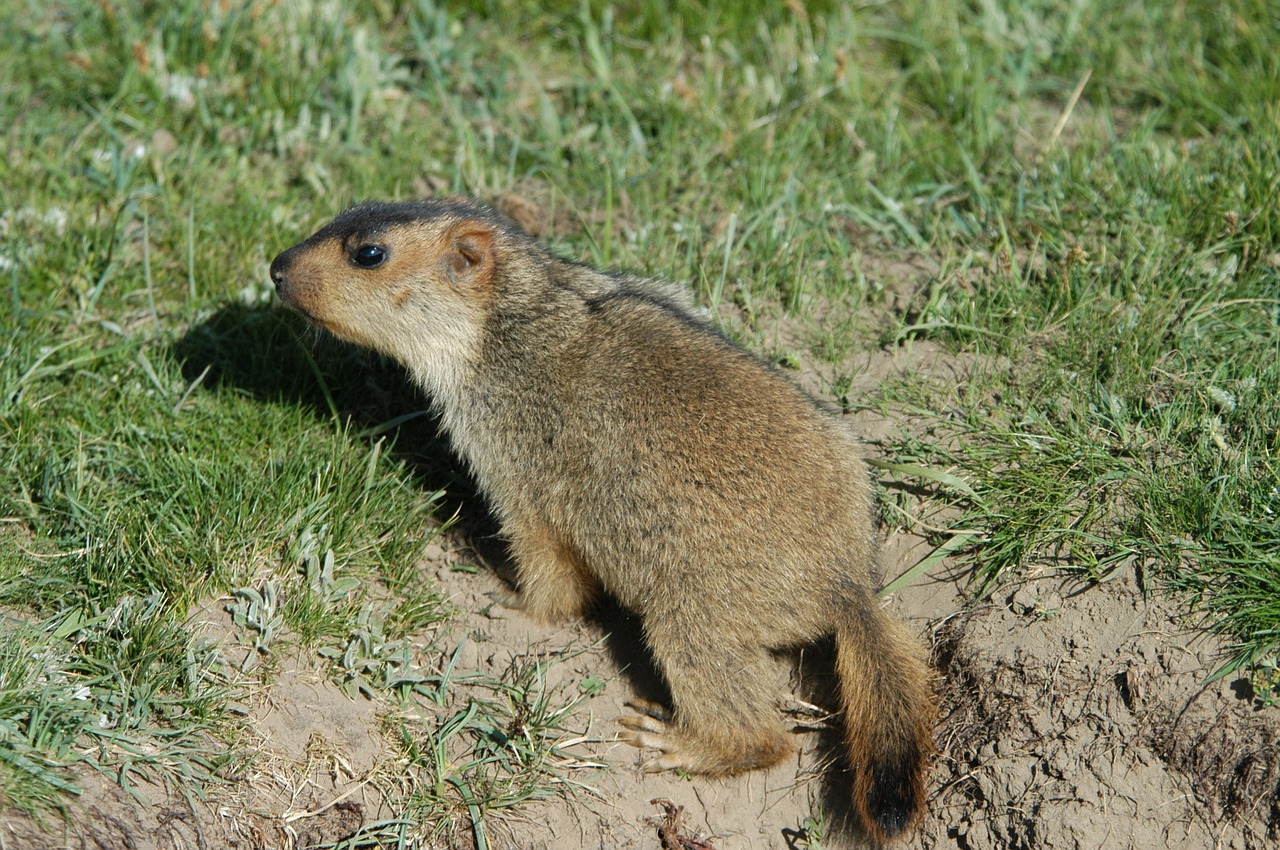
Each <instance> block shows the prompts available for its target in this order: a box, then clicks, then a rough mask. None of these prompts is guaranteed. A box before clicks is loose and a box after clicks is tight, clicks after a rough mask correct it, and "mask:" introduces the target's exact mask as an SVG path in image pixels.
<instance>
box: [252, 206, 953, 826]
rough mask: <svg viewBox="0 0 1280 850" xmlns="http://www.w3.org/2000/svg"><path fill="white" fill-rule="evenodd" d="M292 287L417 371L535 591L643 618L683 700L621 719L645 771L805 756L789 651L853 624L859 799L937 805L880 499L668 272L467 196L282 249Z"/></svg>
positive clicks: (367, 217)
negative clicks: (651, 752) (795, 736)
mask: <svg viewBox="0 0 1280 850" xmlns="http://www.w3.org/2000/svg"><path fill="white" fill-rule="evenodd" d="M271 278H272V280H273V281H274V282H275V286H276V291H277V292H278V293H279V296H280V299H281V300H282V301H283V302H284V303H285V304H287V305H288V306H290V307H292V308H294V309H295V310H297V311H299V312H301V313H302V314H303V315H305V316H306V317H307V318H308V319H310V320H311V321H312V322H314V323H315V324H317V325H319V326H320V327H322V328H325V329H326V330H328V331H330V332H332V333H333V334H335V335H337V336H338V337H341V338H342V339H345V340H349V341H352V342H356V343H359V344H361V345H365V346H368V347H370V348H373V349H376V350H378V351H380V352H383V353H384V354H387V355H389V356H390V357H392V358H394V359H396V360H398V361H400V362H401V363H403V364H404V365H405V366H406V367H407V368H408V371H409V372H410V374H411V375H412V376H413V378H414V379H415V380H416V381H417V382H418V383H419V384H421V385H422V387H423V388H424V389H425V390H426V391H427V393H429V395H430V397H431V399H432V400H433V404H434V405H435V407H436V408H437V410H438V413H439V415H440V417H441V421H442V424H443V426H444V428H445V430H446V431H447V433H448V434H449V436H450V438H451V440H452V442H453V445H454V447H455V449H456V451H457V452H458V453H459V454H460V455H461V456H462V457H463V458H464V459H465V461H466V462H467V464H468V465H469V466H470V468H471V470H472V472H473V473H474V475H475V478H476V481H477V482H478V484H479V486H480V488H481V490H482V492H483V493H484V495H485V497H486V498H487V500H488V501H489V503H490V506H491V508H492V510H493V511H494V513H495V515H496V518H497V519H498V520H499V522H500V523H501V527H502V532H503V534H504V536H505V537H506V538H507V540H508V542H509V544H510V548H511V553H512V555H513V558H514V562H515V569H516V576H517V591H518V598H517V607H520V608H522V609H523V610H524V611H525V612H527V613H528V614H529V615H531V616H533V617H535V618H537V619H539V620H544V621H557V620H561V619H564V618H570V617H576V616H578V615H579V614H581V613H582V612H583V609H584V608H585V607H586V606H587V604H588V603H589V602H590V601H591V600H592V598H593V597H594V596H595V595H596V594H597V593H599V592H600V591H604V592H606V593H609V594H612V595H613V596H614V597H615V598H616V599H617V600H618V601H619V602H620V603H621V604H622V605H624V606H626V607H627V608H629V609H631V610H633V611H634V612H635V613H637V614H638V615H639V617H640V618H641V620H642V623H643V630H644V635H645V639H646V641H647V643H648V646H649V649H650V650H651V651H652V654H653V657H654V660H655V661H656V662H657V664H658V666H659V669H660V670H661V672H662V674H663V676H664V677H665V679H666V682H667V685H668V686H669V688H670V692H671V697H672V702H673V705H672V706H671V710H670V712H669V713H668V712H665V711H661V710H648V709H645V710H644V713H643V714H641V715H640V716H636V717H629V718H623V719H622V720H621V722H622V724H623V725H624V726H625V727H627V729H628V730H629V731H627V732H624V733H623V736H624V738H625V739H626V740H627V741H629V742H630V743H632V744H634V745H635V746H637V747H651V748H656V749H657V750H659V751H660V752H661V753H662V755H661V756H659V757H657V758H655V759H654V760H653V761H651V762H650V763H649V764H648V767H649V768H650V769H656V770H661V769H683V770H686V771H689V772H690V773H700V774H709V775H727V774H734V773H739V772H742V771H747V770H752V769H755V768H760V767H765V766H768V765H771V764H774V763H775V762H777V761H779V760H780V759H782V758H783V757H785V756H786V755H787V754H788V753H789V752H790V751H791V749H792V746H791V743H790V742H789V740H788V735H787V734H786V729H785V725H784V724H783V722H782V717H781V716H780V714H779V712H778V711H777V709H776V706H775V702H774V694H773V693H772V687H773V685H772V684H771V681H772V680H771V677H770V675H769V667H770V663H771V662H770V651H771V650H777V649H782V648H787V647H795V646H800V645H804V644H807V643H809V642H811V641H814V640H816V639H818V638H820V637H823V636H824V635H827V634H831V633H834V634H835V639H836V655H837V660H836V671H837V674H838V676H839V679H840V686H839V694H840V702H841V706H842V709H843V714H844V725H845V729H846V739H847V743H848V748H849V761H850V764H851V767H852V769H853V772H854V781H853V783H854V787H853V795H854V800H853V803H854V809H855V810H856V812H857V813H858V815H859V816H860V819H861V821H862V823H863V825H864V827H865V829H866V830H867V832H868V833H869V834H870V835H871V836H872V837H874V838H876V839H878V840H886V839H891V838H893V837H895V836H899V835H901V834H903V833H904V832H905V831H906V830H907V829H908V828H909V827H910V826H911V825H912V824H913V823H914V821H915V819H916V818H917V817H918V815H919V814H920V811H921V809H922V807H923V798H924V775H925V770H926V766H927V762H928V759H929V756H930V754H931V752H932V727H933V719H934V700H933V693H932V683H931V675H930V671H929V669H928V667H927V665H926V663H925V661H924V660H923V655H922V652H921V649H920V647H919V646H917V643H916V642H915V641H913V640H911V639H909V638H908V636H907V635H906V634H905V633H904V630H903V629H902V628H901V627H900V626H899V625H898V624H897V623H895V622H894V621H893V620H891V619H890V618H889V617H887V616H886V615H885V613H884V612H883V611H882V610H881V608H880V606H879V604H878V603H877V600H876V597H875V594H874V592H873V588H872V584H873V581H874V580H875V574H876V570H875V558H876V550H877V543H876V537H875V530H874V524H873V518H872V510H873V505H872V491H871V483H870V479H869V475H868V472H867V470H866V467H865V465H864V463H863V461H862V459H861V456H860V453H859V449H858V446H857V444H856V442H855V441H854V439H853V438H852V436H851V435H850V434H848V433H846V430H845V428H844V427H843V425H842V424H841V423H840V422H839V421H838V420H837V419H836V418H835V417H834V416H832V415H830V414H828V413H826V412H824V411H823V410H822V409H821V408H819V407H818V405H817V404H816V403H815V402H814V401H813V400H811V399H810V398H809V397H808V396H806V395H804V394H803V393H802V392H800V391H799V390H798V389H797V388H796V387H795V386H793V385H792V384H791V383H790V382H789V381H788V380H786V379H785V378H783V377H782V376H781V375H779V374H778V373H777V372H776V371H775V370H774V369H773V368H771V367H770V366H768V365H765V364H764V363H762V362H761V361H759V360H757V359H756V358H755V357H753V356H752V355H751V354H749V353H747V352H746V351H745V350H743V349H742V348H740V347H739V346H737V345H735V344H734V343H733V342H731V341H729V340H728V339H727V338H726V337H725V336H723V335H722V334H721V333H719V332H718V331H717V330H716V329H715V328H713V327H711V326H710V325H709V324H708V322H706V321H705V320H704V319H702V318H699V317H698V316H697V315H696V314H695V313H694V312H692V311H691V309H690V308H689V306H688V305H687V304H686V303H685V301H684V298H683V296H681V295H680V294H679V291H678V290H677V289H676V288H675V287H673V286H669V285H667V284H665V283H662V282H659V281H653V280H647V279H643V278H638V277H633V276H630V275H626V274H617V273H609V272H600V271H597V270H595V269H593V268H590V267H588V266H585V265H582V264H579V263H575V262H571V261H568V260H564V259H561V258H559V257H556V256H554V255H553V254H551V253H550V252H549V251H548V250H547V249H546V248H545V247H544V246H543V245H542V244H541V243H539V242H538V241H536V240H535V239H533V238H531V237H529V236H528V235H526V234H525V233H523V232H522V231H520V230H519V229H518V228H517V227H516V226H515V225H514V224H512V223H511V222H509V221H507V220H506V219H504V218H503V217H501V216H500V215H499V214H497V213H495V212H494V211H492V210H491V209H489V208H487V207H485V206H482V205H479V204H476V203H471V202H468V201H464V200H460V199H444V200H441V199H432V200H425V201H417V202H403V203H365V204H361V205H358V206H355V207H352V208H351V209H348V210H347V211H346V212H344V213H342V214H341V215H339V216H338V217H337V218H336V219H335V220H334V221H333V222H332V223H330V224H329V225H327V226H326V227H324V228H323V229H322V230H320V231H319V232H317V233H316V234H315V235H313V236H311V237H310V238H309V239H307V240H306V241H304V242H302V243H300V244H298V245H295V246H294V247H292V248H290V249H289V250H287V251H285V252H284V253H282V254H280V255H279V256H278V257H276V258H275V260H274V261H273V262H272V264H271Z"/></svg>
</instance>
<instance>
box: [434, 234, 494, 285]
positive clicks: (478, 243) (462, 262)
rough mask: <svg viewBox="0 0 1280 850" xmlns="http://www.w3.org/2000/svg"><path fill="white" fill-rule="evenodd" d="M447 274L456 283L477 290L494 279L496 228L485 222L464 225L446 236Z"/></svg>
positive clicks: (445, 258)
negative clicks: (473, 287)
mask: <svg viewBox="0 0 1280 850" xmlns="http://www.w3.org/2000/svg"><path fill="white" fill-rule="evenodd" d="M444 272H445V274H446V275H448V276H449V280H451V281H453V282H454V283H457V284H460V285H465V286H475V285H477V284H485V283H488V282H489V278H490V277H491V276H492V275H493V228H492V227H490V226H489V225H487V224H485V223H484V222H483V221H477V220H475V219H467V220H465V221H460V222H458V223H457V224H455V225H454V226H453V227H451V228H449V232H448V233H447V234H445V252H444Z"/></svg>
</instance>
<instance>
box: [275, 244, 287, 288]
mask: <svg viewBox="0 0 1280 850" xmlns="http://www.w3.org/2000/svg"><path fill="white" fill-rule="evenodd" d="M288 268H289V252H288V251H285V252H284V253H283V254H279V255H277V256H276V258H275V259H274V260H272V261H271V282H272V283H274V284H275V285H276V291H277V292H279V291H280V287H281V286H283V285H284V282H285V280H284V278H285V272H286V271H287V270H288Z"/></svg>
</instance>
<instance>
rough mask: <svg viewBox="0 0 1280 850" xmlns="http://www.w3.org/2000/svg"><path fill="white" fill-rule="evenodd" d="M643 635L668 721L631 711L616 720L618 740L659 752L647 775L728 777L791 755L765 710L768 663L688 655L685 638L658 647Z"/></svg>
mask: <svg viewBox="0 0 1280 850" xmlns="http://www.w3.org/2000/svg"><path fill="white" fill-rule="evenodd" d="M663 638H664V636H663V635H662V634H659V635H656V636H655V635H654V633H653V630H652V629H650V630H649V641H650V647H651V649H652V651H653V655H654V659H655V660H656V661H657V662H658V665H659V667H660V668H661V669H662V672H663V674H664V675H665V677H666V679H667V683H668V685H669V687H670V688H671V697H672V703H673V707H672V710H671V712H670V713H669V714H668V713H666V712H663V711H661V710H660V709H658V708H657V707H655V706H652V705H650V704H644V703H633V704H632V706H633V707H635V708H637V709H638V710H639V711H640V712H641V713H640V714H639V715H637V716H634V717H622V718H619V721H618V722H619V723H621V724H622V725H623V726H624V727H626V729H627V731H625V732H623V733H621V734H620V735H619V738H620V739H621V740H623V741H626V742H627V743H629V744H631V745H632V746H635V747H641V748H652V749H656V750H660V751H661V752H662V754H661V755H659V756H657V757H655V758H653V759H651V760H650V761H648V762H647V763H646V764H645V769H646V770H647V771H650V772H656V771H660V770H684V771H687V772H689V773H699V774H705V775H710V776H728V775H731V774H735V773H743V772H745V771H748V770H755V769H757V768H762V767H768V766H770V765H773V764H777V763H778V762H779V761H781V760H782V759H783V758H785V757H786V756H787V755H788V754H789V753H790V752H791V751H792V745H791V742H790V740H789V739H788V736H787V733H786V731H785V728H784V727H783V724H782V718H781V716H780V715H779V714H778V713H777V712H776V711H774V710H773V705H774V700H773V687H774V681H773V679H774V677H773V675H772V673H773V670H772V666H773V664H772V659H771V658H770V656H769V654H768V653H767V652H765V651H764V650H763V649H762V648H758V647H755V648H746V647H738V648H734V649H731V648H728V647H725V646H714V645H704V646H699V647H696V648H695V647H694V646H692V645H691V643H690V642H689V640H688V638H687V637H685V636H680V637H675V638H672V639H670V640H664V639H663Z"/></svg>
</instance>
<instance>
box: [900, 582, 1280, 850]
mask: <svg viewBox="0 0 1280 850" xmlns="http://www.w3.org/2000/svg"><path fill="white" fill-rule="evenodd" d="M1134 575H1135V574H1130V575H1129V576H1127V577H1125V578H1124V579H1123V580H1116V581H1115V582H1113V583H1112V584H1108V585H1101V586H1096V587H1090V588H1064V587H1060V586H1055V585H1052V584H1050V583H1048V582H1044V581H1042V582H1039V583H1031V584H1026V585H1023V586H1021V587H1019V588H1012V589H1009V590H1007V591H1006V595H1005V596H1004V598H1003V599H1001V600H999V602H997V603H994V604H990V605H986V606H983V607H981V608H977V609H973V610H970V611H968V612H966V613H963V614H961V615H959V616H958V617H956V618H954V619H952V620H951V621H949V622H948V623H946V624H945V625H944V626H943V627H942V628H941V629H940V630H939V633H938V634H939V642H938V662H939V666H940V667H941V669H942V672H943V673H944V675H945V676H946V679H945V681H946V686H945V690H944V708H945V712H946V718H945V720H944V721H943V723H942V726H941V728H940V730H939V738H940V750H941V753H942V757H941V758H940V759H939V763H938V766H937V770H936V771H935V776H936V781H937V782H938V783H939V784H938V785H937V790H936V792H935V798H934V799H935V802H934V806H935V813H934V817H933V818H931V823H930V824H929V825H928V827H927V828H926V831H925V834H924V836H923V838H924V841H923V846H924V847H926V848H933V847H958V848H989V847H1002V848H1032V847H1034V848H1056V847H1066V848H1078V847H1134V848H1139V847H1174V848H1181V847H1185V848H1188V850H1190V848H1204V847H1231V848H1241V850H1244V848H1255V847H1256V848H1261V847H1264V846H1273V845H1272V844H1271V843H1270V842H1272V841H1274V840H1275V838H1276V829H1277V826H1278V825H1280V819H1277V817H1276V809H1275V806H1276V795H1277V791H1278V790H1280V789H1278V787H1277V768H1278V766H1280V748H1277V746H1276V741H1277V738H1276V734H1277V731H1278V730H1280V718H1277V717H1276V716H1275V713H1274V712H1256V711H1254V710H1253V707H1252V702H1251V700H1248V699H1241V697H1240V691H1241V688H1240V683H1239V682H1235V683H1233V682H1228V681H1223V682H1218V683H1206V681H1205V680H1206V678H1207V677H1208V675H1209V674H1210V673H1211V672H1212V670H1213V669H1214V665H1215V664H1217V663H1219V662H1220V660H1221V649H1222V647H1221V645H1220V644H1218V642H1217V641H1214V640H1211V639H1209V638H1208V637H1206V636H1204V635H1203V633H1198V632H1195V631H1193V630H1191V629H1190V628H1189V627H1187V625H1185V624H1184V623H1183V622H1182V619H1183V616H1182V611H1181V610H1180V608H1179V607H1178V606H1177V604H1176V603H1174V602H1172V601H1170V600H1169V599H1167V598H1164V597H1159V596H1155V597H1151V598H1148V597H1146V595H1145V594H1143V593H1141V592H1140V591H1139V589H1138V588H1137V587H1136V586H1135V585H1136V580H1135V577H1134Z"/></svg>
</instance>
